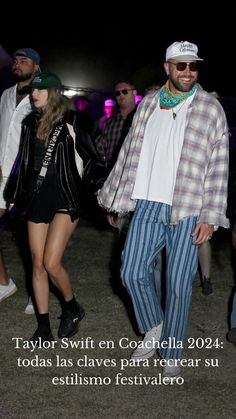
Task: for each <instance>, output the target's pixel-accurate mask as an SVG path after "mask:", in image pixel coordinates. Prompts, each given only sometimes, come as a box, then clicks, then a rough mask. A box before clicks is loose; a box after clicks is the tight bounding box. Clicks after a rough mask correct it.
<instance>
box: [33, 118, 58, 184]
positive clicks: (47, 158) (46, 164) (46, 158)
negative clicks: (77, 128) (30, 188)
mask: <svg viewBox="0 0 236 419" xmlns="http://www.w3.org/2000/svg"><path fill="white" fill-rule="evenodd" d="M63 125H64V123H61V124H60V125H59V126H57V127H56V128H55V129H54V131H53V133H52V135H51V138H50V140H49V142H48V145H47V149H46V153H45V156H44V158H43V163H42V166H41V169H40V172H39V175H38V180H37V187H40V186H41V184H42V183H43V180H44V178H45V176H46V174H47V171H48V167H49V164H50V162H51V159H52V152H53V149H54V146H55V144H56V141H57V138H58V136H59V134H60V132H61V130H62V128H63Z"/></svg>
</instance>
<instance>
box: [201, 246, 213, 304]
mask: <svg viewBox="0 0 236 419" xmlns="http://www.w3.org/2000/svg"><path fill="white" fill-rule="evenodd" d="M211 253H212V252H211V244H210V242H209V241H207V242H205V243H203V244H201V246H199V252H198V260H199V265H200V275H201V287H202V294H203V295H206V296H207V295H210V294H212V293H213V288H212V282H211V258H212V256H211Z"/></svg>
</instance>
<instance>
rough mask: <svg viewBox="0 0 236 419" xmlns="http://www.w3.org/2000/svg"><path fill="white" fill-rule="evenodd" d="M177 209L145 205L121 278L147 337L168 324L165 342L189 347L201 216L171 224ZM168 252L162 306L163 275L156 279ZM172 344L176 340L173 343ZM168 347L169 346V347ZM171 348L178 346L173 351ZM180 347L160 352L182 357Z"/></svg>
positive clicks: (125, 253)
mask: <svg viewBox="0 0 236 419" xmlns="http://www.w3.org/2000/svg"><path fill="white" fill-rule="evenodd" d="M170 215H171V206H170V205H166V204H162V203H158V202H152V201H146V200H140V201H138V203H137V206H136V209H135V212H134V215H133V218H132V221H131V223H130V226H129V231H128V235H127V238H126V243H125V247H124V250H123V253H122V268H121V278H122V282H123V285H124V286H125V287H126V288H127V291H128V292H129V294H130V296H131V298H132V302H133V306H134V311H135V315H136V320H137V323H138V327H139V330H140V332H141V333H146V332H147V331H148V330H150V329H151V328H153V327H154V326H157V325H158V324H159V323H160V322H161V321H163V329H162V336H161V341H160V342H163V341H166V340H167V341H168V338H169V337H170V338H175V340H176V342H177V341H180V342H181V344H180V345H179V346H183V342H184V339H185V336H186V334H187V327H188V317H189V309H190V304H191V298H192V282H193V279H194V277H195V275H196V272H197V266H198V246H197V245H194V244H193V240H194V239H193V237H192V236H191V233H192V231H193V230H194V228H195V226H196V222H197V217H191V218H186V219H184V220H182V221H180V222H179V223H178V224H177V225H170ZM164 247H166V302H165V312H164V313H163V310H162V306H161V292H160V289H161V287H160V281H161V275H157V274H155V267H156V265H157V263H158V260H159V258H160V252H161V251H162V249H163V248H164ZM171 341H172V342H174V340H172V339H171ZM163 346H164V345H163ZM171 346H174V347H173V348H172V347H171ZM182 351H183V349H182V348H181V347H179V348H177V347H176V345H170V346H168V348H164V347H163V348H160V350H159V353H160V355H161V356H162V357H163V358H164V359H177V358H180V357H181V354H182Z"/></svg>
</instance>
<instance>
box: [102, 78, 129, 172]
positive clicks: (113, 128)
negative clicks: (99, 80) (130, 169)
mask: <svg viewBox="0 0 236 419" xmlns="http://www.w3.org/2000/svg"><path fill="white" fill-rule="evenodd" d="M136 94H137V91H136V89H135V87H134V85H133V84H132V83H131V82H126V81H120V82H118V83H116V85H115V97H116V101H117V106H118V111H117V112H116V113H115V114H114V115H112V116H111V118H109V119H107V121H106V122H105V124H104V127H103V130H102V132H101V135H99V136H98V137H97V138H96V139H95V145H96V148H97V151H98V153H99V155H100V157H101V159H102V161H103V162H104V164H105V165H106V167H107V169H108V173H109V171H110V170H111V169H112V167H113V165H114V163H115V162H116V159H117V157H118V154H119V151H120V148H121V146H122V144H123V141H124V139H125V137H126V135H127V133H128V131H129V128H130V126H131V124H132V120H133V116H134V114H135V111H136V108H137V106H136V103H135V96H136Z"/></svg>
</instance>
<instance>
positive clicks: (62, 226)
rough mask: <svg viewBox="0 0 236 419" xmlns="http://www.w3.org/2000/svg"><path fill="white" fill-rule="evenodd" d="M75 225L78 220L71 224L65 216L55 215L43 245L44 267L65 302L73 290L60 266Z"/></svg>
mask: <svg viewBox="0 0 236 419" xmlns="http://www.w3.org/2000/svg"><path fill="white" fill-rule="evenodd" d="M77 223H78V220H76V221H74V222H72V221H71V218H70V216H69V215H67V214H56V215H55V217H54V218H53V221H52V222H51V223H50V225H49V229H48V233H47V240H46V245H45V252H44V266H45V268H46V270H47V272H48V273H49V275H50V278H51V280H52V282H53V283H54V285H55V286H56V287H57V288H58V289H59V291H60V292H61V293H62V295H63V297H64V299H65V301H70V300H71V299H72V298H73V290H72V286H71V282H70V278H69V275H68V272H67V271H66V270H65V268H64V267H63V265H62V257H63V254H64V251H65V248H66V245H67V243H68V241H69V239H70V237H71V235H72V233H73V232H74V230H75V228H76V226H77Z"/></svg>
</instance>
